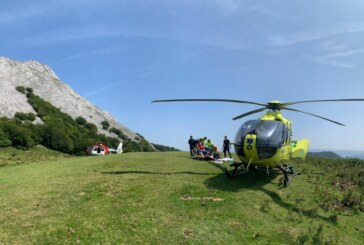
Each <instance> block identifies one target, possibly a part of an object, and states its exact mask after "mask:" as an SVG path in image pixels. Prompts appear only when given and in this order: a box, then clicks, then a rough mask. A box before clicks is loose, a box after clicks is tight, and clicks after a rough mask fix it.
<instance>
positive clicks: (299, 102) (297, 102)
mask: <svg viewBox="0 0 364 245" xmlns="http://www.w3.org/2000/svg"><path fill="white" fill-rule="evenodd" d="M344 101H364V99H333V100H303V101H296V102H288V103H283V104H281V106H283V107H284V106H291V105H295V104H301V103H312V102H344Z"/></svg>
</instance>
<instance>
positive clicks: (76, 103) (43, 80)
mask: <svg viewBox="0 0 364 245" xmlns="http://www.w3.org/2000/svg"><path fill="white" fill-rule="evenodd" d="M0 84H1V89H0V116H5V117H8V118H13V117H14V115H15V113H16V112H23V113H34V114H37V113H36V112H35V110H34V109H33V108H32V106H31V105H29V103H28V102H27V98H26V97H24V96H22V94H20V93H19V92H18V91H16V87H18V86H22V87H29V88H32V89H33V92H34V93H35V94H36V95H38V96H39V97H40V98H42V99H44V100H45V101H48V102H50V103H51V104H52V105H54V106H55V107H56V108H59V109H60V110H61V111H62V112H64V113H66V114H68V115H70V116H71V117H72V118H73V119H76V118H77V117H83V118H85V119H86V120H87V121H88V122H90V123H92V124H94V125H96V127H97V130H98V132H99V133H102V134H105V135H106V136H111V137H116V136H117V135H116V134H115V133H112V132H109V130H105V129H104V128H103V126H102V124H101V123H102V122H103V121H107V122H109V124H110V128H112V127H114V128H116V129H118V130H121V131H122V133H123V134H124V135H126V136H127V137H128V138H129V139H131V140H133V141H135V139H138V138H139V137H138V135H137V134H136V133H134V132H133V131H131V130H130V129H128V128H127V127H125V126H124V125H122V124H120V123H119V122H117V120H116V119H115V118H114V117H113V116H112V115H111V114H110V113H108V112H105V111H103V110H101V109H100V108H98V107H96V106H95V105H93V104H92V103H91V102H89V101H87V100H86V99H85V98H83V97H81V96H80V95H79V94H77V93H76V92H75V91H74V90H73V89H72V88H71V87H69V86H68V85H67V84H65V83H64V82H62V81H61V80H60V79H59V78H58V77H57V75H56V74H55V73H54V72H53V71H52V69H51V68H50V67H48V66H47V65H44V64H40V63H39V62H36V61H27V62H17V61H14V60H10V59H8V58H5V57H0ZM36 121H37V122H41V119H40V118H39V117H37V119H36Z"/></svg>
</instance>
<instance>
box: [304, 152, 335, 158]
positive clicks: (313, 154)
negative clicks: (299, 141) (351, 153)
mask: <svg viewBox="0 0 364 245" xmlns="http://www.w3.org/2000/svg"><path fill="white" fill-rule="evenodd" d="M307 155H308V156H311V157H323V158H342V157H341V156H340V155H338V154H336V153H335V152H333V151H318V152H308V154H307Z"/></svg>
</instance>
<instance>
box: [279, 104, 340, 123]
mask: <svg viewBox="0 0 364 245" xmlns="http://www.w3.org/2000/svg"><path fill="white" fill-rule="evenodd" d="M281 110H288V111H295V112H301V113H304V114H307V115H311V116H314V117H318V118H321V119H323V120H326V121H329V122H332V123H336V124H339V125H341V126H346V125H345V124H342V123H339V122H336V121H333V120H331V119H328V118H325V117H321V116H318V115H315V114H312V113H308V112H304V111H300V110H296V109H292V108H281Z"/></svg>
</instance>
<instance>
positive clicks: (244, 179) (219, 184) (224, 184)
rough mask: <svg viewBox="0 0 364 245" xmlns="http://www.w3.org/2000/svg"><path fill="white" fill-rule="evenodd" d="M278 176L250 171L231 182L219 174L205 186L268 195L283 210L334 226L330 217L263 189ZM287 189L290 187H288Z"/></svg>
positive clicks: (276, 173) (276, 172) (271, 173)
mask: <svg viewBox="0 0 364 245" xmlns="http://www.w3.org/2000/svg"><path fill="white" fill-rule="evenodd" d="M279 175H282V174H281V173H280V172H279V171H272V172H270V174H267V173H266V172H264V171H252V172H249V173H247V174H246V175H243V176H239V177H237V178H235V179H232V180H231V179H228V178H227V177H226V176H225V174H219V175H217V176H214V177H212V178H209V179H207V180H206V181H205V185H206V186H207V187H208V188H212V189H218V190H221V191H228V192H236V191H239V190H240V189H249V190H256V191H261V192H263V193H265V194H266V195H268V196H269V197H270V198H271V199H272V201H273V202H275V203H276V204H277V205H279V206H281V207H282V208H284V209H287V210H289V211H291V212H294V213H297V214H300V215H303V216H305V217H308V218H313V219H321V220H323V221H326V222H330V223H333V224H335V221H333V219H332V218H331V217H324V216H321V215H319V214H318V213H317V212H316V211H315V210H314V209H312V210H304V209H302V208H300V207H299V205H294V204H290V203H288V202H285V201H284V200H283V199H282V197H281V196H280V195H279V194H278V193H276V192H274V191H270V190H267V189H266V188H264V186H265V185H266V184H268V183H270V182H272V181H273V180H274V179H275V178H276V177H277V176H279ZM282 176H283V175H282ZM293 181H294V180H293ZM287 188H290V187H289V186H288V187H287Z"/></svg>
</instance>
